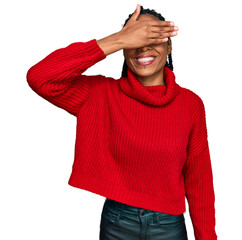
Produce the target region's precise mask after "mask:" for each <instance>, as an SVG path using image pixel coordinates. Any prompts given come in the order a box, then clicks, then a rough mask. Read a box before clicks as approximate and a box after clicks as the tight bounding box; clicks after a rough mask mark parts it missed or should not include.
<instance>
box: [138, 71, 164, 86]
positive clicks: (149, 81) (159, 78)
mask: <svg viewBox="0 0 242 240" xmlns="http://www.w3.org/2000/svg"><path fill="white" fill-rule="evenodd" d="M163 69H164V68H162V69H161V70H160V71H159V72H156V73H155V74H153V75H150V76H139V75H136V77H137V79H138V80H139V81H140V82H141V83H142V84H143V85H144V86H157V85H166V84H165V81H164V71H163Z"/></svg>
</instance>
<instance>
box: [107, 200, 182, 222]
mask: <svg viewBox="0 0 242 240" xmlns="http://www.w3.org/2000/svg"><path fill="white" fill-rule="evenodd" d="M104 208H106V209H108V210H109V211H111V212H116V213H119V214H121V218H122V217H123V216H125V215H126V214H127V213H128V214H131V215H137V214H138V216H139V217H145V216H146V217H151V218H153V219H154V222H157V221H158V219H160V221H163V222H164V223H165V222H171V221H180V220H184V215H183V214H179V215H172V214H168V213H163V212H157V211H153V210H150V209H146V208H140V207H135V206H132V205H127V204H125V203H121V202H118V201H115V200H112V199H109V198H106V200H105V203H104Z"/></svg>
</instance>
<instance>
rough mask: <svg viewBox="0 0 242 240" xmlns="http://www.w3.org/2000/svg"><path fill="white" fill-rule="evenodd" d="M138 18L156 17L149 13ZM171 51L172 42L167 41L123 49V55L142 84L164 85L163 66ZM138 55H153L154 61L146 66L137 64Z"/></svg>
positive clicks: (149, 18)
mask: <svg viewBox="0 0 242 240" xmlns="http://www.w3.org/2000/svg"><path fill="white" fill-rule="evenodd" d="M139 20H157V21H160V20H159V19H158V18H156V17H155V16H153V15H151V14H143V15H140V16H139V17H138V19H137V21H139ZM171 51H172V43H171V39H170V38H169V39H168V41H166V42H162V43H159V44H153V45H149V46H144V47H141V48H136V49H123V55H124V57H125V59H126V62H127V65H128V68H129V69H130V70H131V71H132V72H133V73H134V74H135V76H136V77H137V79H138V80H139V81H140V82H141V83H142V84H143V85H144V86H154V85H165V82H164V66H165V64H166V60H167V56H168V54H170V53H171ZM139 55H154V56H156V58H155V61H154V62H153V63H152V64H150V65H147V66H141V65H138V64H137V63H136V61H135V58H136V57H137V56H139Z"/></svg>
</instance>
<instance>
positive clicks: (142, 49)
mask: <svg viewBox="0 0 242 240" xmlns="http://www.w3.org/2000/svg"><path fill="white" fill-rule="evenodd" d="M150 49H151V46H144V47H140V48H138V50H139V51H143V52H145V51H147V50H150Z"/></svg>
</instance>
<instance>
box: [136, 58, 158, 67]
mask: <svg viewBox="0 0 242 240" xmlns="http://www.w3.org/2000/svg"><path fill="white" fill-rule="evenodd" d="M154 61H155V58H154V59H153V60H151V61H149V62H138V61H137V60H136V59H135V62H136V63H137V64H138V65H141V66H147V65H150V64H151V63H153V62H154Z"/></svg>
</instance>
